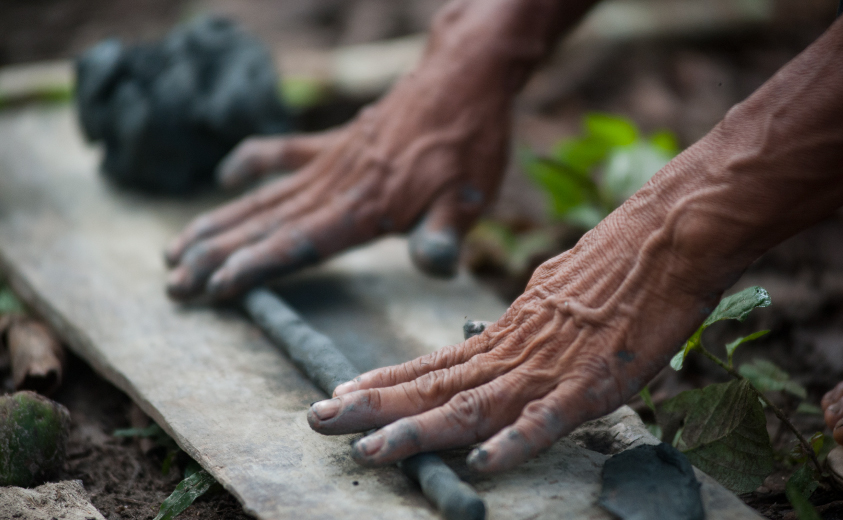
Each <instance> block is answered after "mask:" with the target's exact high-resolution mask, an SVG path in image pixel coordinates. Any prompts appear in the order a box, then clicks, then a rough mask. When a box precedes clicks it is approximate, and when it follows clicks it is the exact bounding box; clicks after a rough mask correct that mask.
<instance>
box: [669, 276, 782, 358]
mask: <svg viewBox="0 0 843 520" xmlns="http://www.w3.org/2000/svg"><path fill="white" fill-rule="evenodd" d="M770 303H772V302H771V301H770V295H769V294H767V291H766V290H764V289H762V288H761V287H748V288H746V289H744V290H743V291H741V292H739V293H736V294H733V295H731V296H728V297H726V298H723V299H722V300H720V303H719V304H718V305H717V307H716V308H715V309H714V311H713V312H712V313H711V314H710V315H709V316H708V318H706V319H705V321H704V322H703V324H702V325H700V328H698V329H697V331H696V332H694V334H693V335H692V336H691V337H690V338H688V341H686V342H685V345H683V346H682V350H680V351H679V353H678V354H676V355H675V356H674V357H673V359H671V360H670V366H671V367H672V368H673V369H674V370H677V371H678V370H681V369H682V365H683V364H684V362H685V357H686V356H687V355H688V354H689V353H690V352H691V351H692V350H696V349H697V348H699V346H700V344H701V342H702V333H703V331H704V330H705V329H707V328H708V327H710V326H711V325H712V324H714V323H717V322H718V321H723V320H738V321H744V320H745V319H746V317H747V316H749V313H750V312H752V310H753V309H755V308H757V307H769V306H770Z"/></svg>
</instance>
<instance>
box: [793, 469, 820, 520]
mask: <svg viewBox="0 0 843 520" xmlns="http://www.w3.org/2000/svg"><path fill="white" fill-rule="evenodd" d="M818 485H819V484H818V483H817V480H816V478H814V472H813V470H812V469H811V467H810V465H808V464H805V465H803V466H802V467H801V468H799V469H798V470H796V471H795V472H794V473H793V475H791V476H790V479H788V481H787V484H786V485H785V494H786V495H787V499H788V500H789V501H790V505H792V506H793V509H794V511H796V517H797V518H799V520H822V519H821V517H820V515H819V513H818V512H817V510H816V509H814V506H813V505H812V504H811V502H810V498H811V495H812V494H814V491H816V489H817V486H818Z"/></svg>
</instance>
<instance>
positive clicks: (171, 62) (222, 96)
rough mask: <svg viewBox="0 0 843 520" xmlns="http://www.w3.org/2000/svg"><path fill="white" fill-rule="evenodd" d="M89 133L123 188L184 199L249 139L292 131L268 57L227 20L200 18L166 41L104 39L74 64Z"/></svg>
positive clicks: (105, 166)
mask: <svg viewBox="0 0 843 520" xmlns="http://www.w3.org/2000/svg"><path fill="white" fill-rule="evenodd" d="M76 83H77V84H76V93H77V94H76V101H77V105H78V110H79V119H80V123H81V125H82V128H83V130H84V132H85V135H86V136H87V137H88V139H90V140H91V141H102V142H103V144H105V158H104V162H103V165H102V169H103V172H104V173H105V175H106V176H107V177H109V178H110V179H112V180H114V181H115V182H117V183H118V184H120V185H122V186H126V187H131V188H138V189H142V190H146V191H152V192H161V193H169V194H184V193H188V192H191V191H194V190H196V189H197V188H199V187H201V186H203V185H208V184H210V183H211V182H212V181H213V179H214V168H215V167H216V165H217V163H219V162H220V160H221V159H222V158H223V157H224V156H225V155H226V154H227V153H228V152H229V151H230V150H231V149H232V148H233V147H234V146H235V145H236V144H237V143H238V142H239V141H241V140H242V139H243V138H245V137H247V136H249V135H254V134H274V133H280V132H285V131H287V130H289V129H290V119H289V116H288V114H287V111H286V110H285V109H284V107H283V106H282V105H281V102H280V100H279V98H278V75H277V73H276V72H275V68H274V65H273V61H272V58H271V56H270V54H269V52H268V51H267V50H266V49H265V48H264V47H263V46H262V45H261V44H260V42H258V41H257V40H256V39H254V38H252V37H251V36H249V35H247V34H246V33H245V32H243V31H242V30H240V29H238V28H237V27H236V26H235V25H234V24H233V23H232V22H230V21H228V20H225V19H223V18H216V17H200V18H197V19H196V20H194V21H192V22H190V23H188V24H186V25H184V26H181V27H178V28H176V29H174V30H173V31H172V32H171V33H170V34H168V35H167V36H166V37H165V38H164V39H163V40H161V41H159V42H154V43H145V44H140V45H134V46H126V45H123V44H122V43H121V42H120V41H118V40H116V39H111V40H105V41H103V42H101V43H99V44H97V45H96V46H94V47H92V48H91V49H89V50H88V51H86V52H85V53H84V54H82V56H80V57H79V59H78V61H77V63H76Z"/></svg>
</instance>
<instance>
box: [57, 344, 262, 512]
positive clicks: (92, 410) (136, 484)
mask: <svg viewBox="0 0 843 520" xmlns="http://www.w3.org/2000/svg"><path fill="white" fill-rule="evenodd" d="M52 398H53V399H54V400H56V401H58V402H59V403H61V404H63V405H65V406H66V407H67V408H68V410H70V416H71V421H72V423H71V430H70V438H69V441H68V447H67V462H66V464H65V467H64V469H63V470H62V472H61V474H59V475H57V476H56V477H55V478H54V480H81V481H82V483H83V485H84V486H85V490H86V491H87V492H88V495H89V497H90V499H91V503H93V504H94V506H95V507H96V508H97V509H98V510H99V511H100V513H102V515H103V516H104V517H105V518H107V519H108V520H149V519H151V518H154V517H155V515H156V514H158V508H159V506H160V505H161V502H163V501H164V499H166V498H167V497H168V496H169V495H170V493H172V492H173V490H174V489H175V487H176V485H177V484H178V483H179V482H180V481H181V480H182V478H183V472H184V469H185V467H186V466H187V464H188V462H190V459H189V458H188V457H187V456H186V455H185V454H184V453H181V454H180V455H179V456H177V457H176V459H175V461H174V463H173V464H172V466H171V467H170V469H169V472H167V473H166V474H165V473H163V472H162V465H163V462H164V458H165V457H166V453H167V452H166V449H164V448H157V449H152V450H151V451H150V452H148V453H144V450H143V449H142V447H141V443H140V441H138V440H136V439H131V438H119V437H115V436H114V435H113V433H114V431H115V430H117V429H122V428H129V427H131V426H132V423H131V418H130V416H131V415H135V417H137V416H138V413H139V410H137V409H133V408H136V407H135V405H134V404H133V403H132V400H131V399H129V397H128V396H127V395H126V394H124V393H123V392H121V391H120V390H118V389H117V388H115V387H114V386H112V385H111V384H110V383H108V382H107V381H105V380H104V379H102V378H100V377H99V376H98V375H97V374H96V373H94V371H93V370H91V368H90V367H89V366H88V365H86V364H85V363H84V362H83V361H82V360H81V359H79V358H77V357H76V356H73V355H72V354H71V355H70V357H69V362H68V366H67V371H66V378H65V380H64V382H63V384H62V387H61V389H60V390H59V392H58V393H57V394H56V395H54V396H52ZM179 518H184V519H190V518H193V519H206V520H223V519H225V520H246V519H248V518H251V517H250V516H249V515H246V514H245V513H243V509H242V507H241V506H240V504H239V503H238V502H237V499H235V498H234V497H233V496H232V495H230V494H229V493H227V492H225V491H222V490H219V491H217V492H216V493H209V494H208V495H206V496H204V497H201V498H200V499H199V500H197V501H196V502H194V504H193V505H192V506H191V507H190V508H188V509H187V510H186V511H185V512H184V513H182V514H181V515H180V516H179Z"/></svg>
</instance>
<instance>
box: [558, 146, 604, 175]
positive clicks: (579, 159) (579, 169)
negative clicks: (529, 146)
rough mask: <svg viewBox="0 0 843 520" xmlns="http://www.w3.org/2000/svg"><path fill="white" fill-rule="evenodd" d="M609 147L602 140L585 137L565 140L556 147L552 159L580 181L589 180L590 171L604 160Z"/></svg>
mask: <svg viewBox="0 0 843 520" xmlns="http://www.w3.org/2000/svg"><path fill="white" fill-rule="evenodd" d="M609 149H610V145H609V144H608V143H606V142H605V141H603V140H602V139H599V138H596V137H591V136H586V137H576V138H573V139H567V140H565V141H562V142H560V143H559V144H557V145H556V147H555V148H554V150H553V158H554V159H555V160H556V162H558V163H559V164H561V165H563V166H565V167H566V168H568V169H569V170H570V173H571V174H573V175H575V176H577V177H578V178H580V179H589V178H590V175H591V171H592V170H593V169H594V168H595V167H597V165H599V164H600V163H602V162H603V161H604V160H606V156H607V155H608V154H609Z"/></svg>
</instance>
